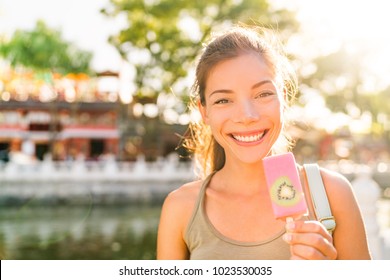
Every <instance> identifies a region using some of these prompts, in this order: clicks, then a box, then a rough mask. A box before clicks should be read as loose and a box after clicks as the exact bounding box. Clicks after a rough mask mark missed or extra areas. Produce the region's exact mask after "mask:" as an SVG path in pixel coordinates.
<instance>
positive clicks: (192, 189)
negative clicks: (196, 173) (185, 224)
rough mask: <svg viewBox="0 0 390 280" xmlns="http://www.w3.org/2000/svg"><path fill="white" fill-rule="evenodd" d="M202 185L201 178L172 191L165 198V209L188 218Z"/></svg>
mask: <svg viewBox="0 0 390 280" xmlns="http://www.w3.org/2000/svg"><path fill="white" fill-rule="evenodd" d="M201 185H202V181H201V180H197V181H192V182H189V183H186V184H184V185H182V186H180V187H179V188H177V189H176V190H174V191H172V192H170V193H169V194H168V195H167V197H166V198H165V201H164V205H163V210H166V211H169V212H171V213H172V214H173V213H175V214H176V215H178V216H186V217H187V218H188V216H189V215H190V213H192V209H193V208H194V206H195V203H196V200H197V198H198V195H199V191H200V188H201Z"/></svg>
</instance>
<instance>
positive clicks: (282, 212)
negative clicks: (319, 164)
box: [263, 153, 307, 220]
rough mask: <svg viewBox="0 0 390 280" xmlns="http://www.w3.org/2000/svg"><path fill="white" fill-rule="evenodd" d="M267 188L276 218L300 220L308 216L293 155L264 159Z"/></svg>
mask: <svg viewBox="0 0 390 280" xmlns="http://www.w3.org/2000/svg"><path fill="white" fill-rule="evenodd" d="M263 166H264V172H265V177H266V180H267V186H268V190H269V194H270V197H271V202H272V208H273V210H274V214H275V218H276V219H282V220H285V219H286V218H288V217H291V218H299V217H300V216H302V215H305V214H307V205H306V201H305V198H304V194H303V190H302V185H301V182H300V180H299V175H298V171H297V167H296V165H295V158H294V155H293V154H292V153H286V154H280V155H275V156H269V157H266V158H264V159H263Z"/></svg>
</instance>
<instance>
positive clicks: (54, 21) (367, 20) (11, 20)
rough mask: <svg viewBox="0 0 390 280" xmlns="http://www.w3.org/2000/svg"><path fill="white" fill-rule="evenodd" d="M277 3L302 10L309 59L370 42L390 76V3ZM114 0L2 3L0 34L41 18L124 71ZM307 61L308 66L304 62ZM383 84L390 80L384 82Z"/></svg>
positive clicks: (102, 62)
mask: <svg viewBox="0 0 390 280" xmlns="http://www.w3.org/2000/svg"><path fill="white" fill-rule="evenodd" d="M270 2H272V3H273V4H275V5H281V6H284V7H290V8H291V9H294V10H296V13H297V18H298V19H299V20H300V21H302V22H303V31H304V33H303V34H304V35H305V36H304V37H300V38H297V39H296V40H291V42H290V46H289V47H290V48H291V49H293V50H294V51H295V52H300V53H301V55H302V57H303V58H305V57H306V58H310V57H312V56H315V55H317V54H318V53H319V52H320V53H327V52H331V51H333V50H334V49H335V48H336V47H337V46H339V43H340V42H341V41H346V42H352V44H351V46H352V47H353V44H355V45H356V44H365V45H366V48H367V49H368V50H369V51H372V50H375V51H374V54H375V55H372V56H371V57H370V60H371V63H368V64H371V65H368V67H371V70H372V72H373V73H374V75H378V76H380V75H383V76H386V77H387V76H388V73H390V52H389V51H388V50H389V49H390V32H389V31H388V30H387V28H388V27H389V26H390V17H389V16H388V12H389V10H390V1H386V0H370V1H366V0H327V1H313V0H272V1H270ZM107 3H108V0H0V34H4V33H6V34H8V35H10V36H11V35H12V33H13V31H14V30H15V29H16V28H19V29H31V28H33V27H34V25H35V22H36V21H37V20H38V19H43V20H44V21H45V22H46V23H47V24H48V25H49V26H50V27H53V28H59V29H60V30H62V33H63V36H64V38H65V39H66V40H68V41H70V42H72V43H75V44H77V45H78V46H79V47H80V48H82V49H85V50H90V51H93V53H94V59H93V61H92V67H93V68H94V69H95V70H97V71H104V70H114V71H116V70H119V69H120V65H121V62H120V58H119V56H118V54H117V52H116V50H115V49H114V47H112V46H110V45H109V44H108V43H107V38H108V36H109V35H110V34H113V33H115V31H116V30H118V29H119V27H120V26H121V24H123V22H121V20H120V19H116V20H113V19H108V18H106V17H104V16H103V15H101V14H100V13H99V10H100V9H101V8H102V7H104V6H105V5H106V4H107ZM304 63H305V62H304ZM383 80H388V79H387V78H384V79H383Z"/></svg>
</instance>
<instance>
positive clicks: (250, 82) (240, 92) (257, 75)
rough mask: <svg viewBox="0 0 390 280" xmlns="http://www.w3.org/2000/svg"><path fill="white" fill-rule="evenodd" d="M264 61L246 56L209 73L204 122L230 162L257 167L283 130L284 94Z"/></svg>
mask: <svg viewBox="0 0 390 280" xmlns="http://www.w3.org/2000/svg"><path fill="white" fill-rule="evenodd" d="M279 91H280V90H278V88H277V87H276V81H275V77H274V75H273V74H272V71H271V69H270V68H269V66H268V65H267V64H266V62H265V61H264V59H263V58H262V57H261V56H259V55H257V54H255V53H246V54H242V55H239V56H238V57H236V58H232V59H228V60H225V61H222V62H220V63H218V64H217V65H216V66H215V67H214V68H213V69H212V70H211V71H210V73H209V76H208V78H207V80H206V88H205V100H206V104H205V106H202V105H199V109H200V112H201V114H202V117H203V120H204V122H205V123H206V124H208V125H209V126H210V128H211V131H212V133H213V135H214V137H215V139H216V141H217V142H218V143H219V144H220V145H221V146H222V147H223V148H224V150H225V154H226V160H229V159H235V160H240V161H242V162H246V163H255V162H258V161H260V160H261V159H262V158H263V157H265V156H266V155H267V154H268V153H269V152H270V150H271V148H272V146H273V144H274V143H275V141H276V140H277V139H278V137H279V134H280V133H281V130H282V127H283V109H282V107H283V106H282V102H281V100H282V99H281V98H282V95H283V94H282V93H281V92H279Z"/></svg>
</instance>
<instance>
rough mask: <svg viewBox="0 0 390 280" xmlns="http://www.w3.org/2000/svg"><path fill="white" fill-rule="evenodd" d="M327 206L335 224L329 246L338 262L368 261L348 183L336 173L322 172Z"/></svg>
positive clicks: (355, 206)
mask: <svg viewBox="0 0 390 280" xmlns="http://www.w3.org/2000/svg"><path fill="white" fill-rule="evenodd" d="M322 178H323V180H324V184H325V187H326V191H327V194H328V198H329V204H330V207H331V209H332V213H333V216H334V217H335V220H336V229H335V231H334V233H333V243H334V246H335V247H336V249H337V256H338V257H337V258H338V259H349V260H358V259H371V255H370V252H369V248H368V244H367V237H366V232H365V227H364V223H363V218H362V215H361V212H360V208H359V205H358V203H357V201H356V198H355V196H354V193H353V190H352V186H351V184H350V183H349V181H348V180H347V179H346V178H345V177H344V176H341V175H339V174H337V173H333V172H331V171H327V170H322Z"/></svg>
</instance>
